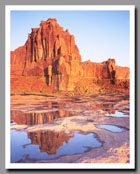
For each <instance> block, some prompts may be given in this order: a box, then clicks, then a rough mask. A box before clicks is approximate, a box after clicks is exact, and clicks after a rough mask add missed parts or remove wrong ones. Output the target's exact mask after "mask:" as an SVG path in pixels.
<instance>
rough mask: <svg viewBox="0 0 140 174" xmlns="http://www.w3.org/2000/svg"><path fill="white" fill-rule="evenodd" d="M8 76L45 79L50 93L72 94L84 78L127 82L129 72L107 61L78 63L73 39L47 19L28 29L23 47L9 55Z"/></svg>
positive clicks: (77, 51)
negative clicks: (66, 91) (36, 26)
mask: <svg viewBox="0 0 140 174" xmlns="http://www.w3.org/2000/svg"><path fill="white" fill-rule="evenodd" d="M11 76H15V77H16V76H23V77H30V76H31V77H33V76H34V77H45V81H46V85H47V86H48V87H51V88H52V89H54V90H74V88H75V85H76V83H77V82H78V81H79V80H80V79H81V80H82V79H84V78H97V79H111V80H115V79H129V68H127V67H119V66H116V61H115V59H111V58H110V59H108V60H107V61H105V62H102V63H94V62H91V61H86V62H81V55H80V53H79V50H78V47H77V46H76V44H75V38H74V35H71V34H70V33H69V31H68V29H67V30H66V31H64V30H63V27H61V26H60V25H59V24H58V23H57V20H56V19H52V18H49V19H48V20H47V21H41V23H40V27H39V28H32V32H31V33H30V34H28V39H27V41H26V43H25V44H24V46H21V47H19V48H17V49H16V50H15V51H11ZM21 83H22V82H21Z"/></svg>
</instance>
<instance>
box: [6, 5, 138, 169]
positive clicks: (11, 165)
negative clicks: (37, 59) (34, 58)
mask: <svg viewBox="0 0 140 174" xmlns="http://www.w3.org/2000/svg"><path fill="white" fill-rule="evenodd" d="M12 10H19V11H20V10H36V11H37V10H39V11H41V10H60V11H62V10H77V11H78V10H83V11H86V10H107V11H109V10H123V11H125V10H127V11H129V12H130V26H129V27H130V65H131V66H130V163H127V164H122V163H117V164H116V163H22V164H21V163H11V162H10V155H11V152H10V38H11V37H10V33H11V32H10V29H11V28H10V27H11V26H10V20H11V19H10V12H11V11H12ZM5 79H6V80H5V168H6V169H134V168H135V6H134V5H103V6H102V5H90V6H89V5H6V6H5Z"/></svg>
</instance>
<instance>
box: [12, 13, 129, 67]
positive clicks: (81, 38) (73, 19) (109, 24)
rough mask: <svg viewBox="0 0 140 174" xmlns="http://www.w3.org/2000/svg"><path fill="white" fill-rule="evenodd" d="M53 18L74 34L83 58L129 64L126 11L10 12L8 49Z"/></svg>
mask: <svg viewBox="0 0 140 174" xmlns="http://www.w3.org/2000/svg"><path fill="white" fill-rule="evenodd" d="M48 18H56V19H57V22H58V24H59V25H60V26H62V27H63V28H64V30H66V29H67V28H68V29H69V32H70V34H73V35H74V36H75V43H76V45H77V46H78V48H79V51H80V54H81V57H82V61H86V60H91V61H93V62H103V61H105V60H107V59H108V58H115V59H116V64H117V65H120V66H128V67H129V66H130V45H129V44H130V36H129V35H130V33H129V32H130V27H129V21H130V20H129V11H118V10H117V11H99V10H97V11H95V10H94V11H93V10H92V11H90V10H88V11H24V10H22V11H11V25H10V26H11V35H10V36H11V43H10V44H11V50H12V51H13V50H15V49H16V48H18V47H19V46H22V45H24V44H25V42H26V40H27V38H28V33H31V28H36V27H39V24H40V22H41V21H43V20H44V21H46V20H47V19H48Z"/></svg>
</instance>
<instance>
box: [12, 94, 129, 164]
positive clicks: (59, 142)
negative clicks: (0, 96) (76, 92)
mask: <svg viewBox="0 0 140 174" xmlns="http://www.w3.org/2000/svg"><path fill="white" fill-rule="evenodd" d="M115 113H117V114H116V116H115ZM119 113H120V115H121V116H119ZM122 113H125V114H127V117H126V116H123V114H122ZM106 114H110V115H109V116H108V115H106ZM111 114H114V116H111ZM13 123H14V124H13ZM99 125H106V126H108V125H112V126H114V127H117V128H120V129H122V130H125V131H115V132H113V131H111V127H110V130H107V129H103V128H100V127H99ZM11 131H15V134H16V133H17V134H18V131H19V132H21V133H22V132H23V133H26V134H27V136H26V138H25V139H26V141H27V142H26V141H25V142H26V143H25V144H24V143H23V144H21V145H20V146H21V147H24V151H23V154H24V155H23V154H22V155H21V156H22V157H21V158H20V159H17V160H15V161H14V162H23V163H26V162H40V163H42V162H47V163H49V162H51V163H52V162H63V163H65V162H85V163H87V162H89V163H90V162H95V163H96V162H100V163H102V162H107V163H111V162H113V163H119V162H120V163H128V162H129V94H128V93H117V94H108V95H107V94H106V95H92V96H73V97H70V96H55V97H54V96H45V95H42V96H40V95H13V96H11ZM75 131H79V133H78V134H75ZM90 133H92V136H90V139H88V140H87V141H89V142H90V145H89V146H88V148H86V149H85V150H84V151H80V152H79V151H78V150H77V151H75V152H73V153H71V154H69V153H68V151H69V150H66V149H65V153H58V152H60V151H61V150H62V151H63V150H64V148H65V147H64V145H65V143H66V144H68V146H69V145H70V144H69V143H70V142H71V141H72V139H73V141H76V142H77V143H78V142H80V141H81V139H84V135H87V137H88V136H89V135H90ZM82 135H83V138H80V137H82ZM93 135H96V136H95V138H96V140H97V141H98V142H100V143H101V144H100V146H97V147H94V146H93V144H94V139H93V137H94V136H93ZM21 138H22V136H21ZM92 139H93V140H92ZM16 141H18V139H17V140H16ZM92 141H93V144H92ZM77 143H76V144H77ZM17 144H18V143H17ZM26 144H30V145H27V146H26ZM76 144H75V145H74V146H75V148H76ZM82 145H83V146H84V144H82ZM29 146H30V148H31V149H32V147H33V146H35V149H36V148H38V146H39V149H38V150H37V149H36V150H37V151H38V154H42V153H47V155H48V157H46V156H45V157H44V156H43V157H41V155H40V157H39V156H38V157H37V156H35V155H31V154H30V153H27V151H26V147H29ZM70 147H71V146H70ZM73 148H74V147H73ZM81 148H82V146H81ZM27 149H28V148H27ZM55 153H56V154H57V153H58V154H59V155H56V156H55V155H54V156H53V157H52V158H51V157H50V155H51V154H55ZM49 154H50V155H49Z"/></svg>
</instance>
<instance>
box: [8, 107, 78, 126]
mask: <svg viewBox="0 0 140 174" xmlns="http://www.w3.org/2000/svg"><path fill="white" fill-rule="evenodd" d="M75 115H79V114H78V113H77V112H75V111H71V112H70V111H66V110H59V111H54V112H48V113H22V114H19V115H16V114H15V115H14V114H12V115H11V121H14V122H15V123H16V124H25V125H36V124H45V123H48V122H51V121H53V120H57V119H59V118H63V117H71V116H75Z"/></svg>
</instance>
